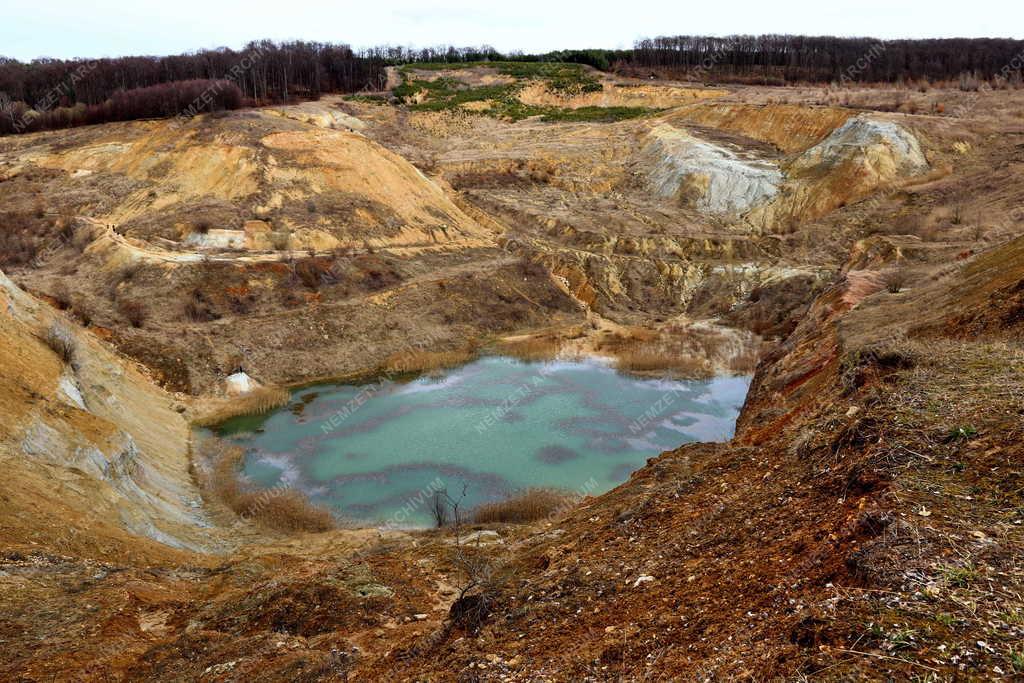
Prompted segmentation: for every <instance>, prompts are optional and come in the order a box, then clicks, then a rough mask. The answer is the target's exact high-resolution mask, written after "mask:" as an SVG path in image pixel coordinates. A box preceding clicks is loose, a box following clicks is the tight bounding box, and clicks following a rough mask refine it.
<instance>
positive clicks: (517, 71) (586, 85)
mask: <svg viewBox="0 0 1024 683" xmlns="http://www.w3.org/2000/svg"><path fill="white" fill-rule="evenodd" d="M470 67H487V68H493V69H495V70H496V71H498V73H500V74H503V75H507V76H512V77H514V78H515V79H516V83H512V84H505V85H483V86H477V87H473V86H470V85H467V84H466V83H463V82H462V81H459V80H458V79H455V78H447V77H443V78H435V79H433V80H427V79H422V78H416V77H415V73H414V72H415V71H418V70H427V71H439V70H442V69H466V68H470ZM400 73H401V74H402V77H403V82H402V84H401V85H399V86H398V87H396V88H395V89H394V90H393V91H392V92H393V94H394V95H395V97H397V98H399V99H400V100H402V101H404V102H406V103H409V109H411V110H412V111H445V110H451V109H457V108H460V107H461V106H462V105H464V104H467V103H470V102H488V103H490V106H489V107H488V108H486V109H483V110H479V111H474V113H478V114H481V115H485V116H492V117H495V118H500V119H505V120H509V121H521V120H522V119H525V118H530V117H533V116H540V117H542V120H543V121H550V122H573V121H586V122H592V123H610V122H614V121H623V120H626V119H632V118H637V117H639V116H644V115H646V114H651V113H653V112H657V111H660V110H659V109H650V108H647V107H580V108H578V109H568V108H562V107H551V106H535V105H528V104H525V103H523V102H522V101H520V99H519V97H518V95H519V91H520V90H521V89H522V88H523V86H524V85H525V84H526V83H527V82H529V81H532V80H542V81H544V82H545V84H546V85H547V86H548V87H549V88H550V89H551V90H556V91H559V92H564V93H585V92H597V91H600V90H601V88H602V86H601V83H600V82H599V81H598V80H597V79H596V78H594V77H593V76H591V75H590V74H588V73H587V72H586V70H585V69H584V67H583V66H582V65H580V64H566V63H561V62H468V63H460V64H442V63H427V64H415V65H406V66H404V67H402V68H401V69H400ZM421 93H425V95H424V98H423V101H422V102H410V100H411V99H412V98H413V97H416V96H417V95H420V94H421Z"/></svg>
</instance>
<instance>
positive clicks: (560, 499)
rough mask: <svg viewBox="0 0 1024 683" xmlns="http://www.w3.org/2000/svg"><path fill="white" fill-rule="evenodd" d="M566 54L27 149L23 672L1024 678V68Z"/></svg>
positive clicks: (0, 518) (0, 454)
mask: <svg viewBox="0 0 1024 683" xmlns="http://www.w3.org/2000/svg"><path fill="white" fill-rule="evenodd" d="M524 64H525V65H524ZM528 67H529V64H528V63H514V62H512V63H502V62H495V63H468V64H458V65H444V64H416V63H414V64H406V65H401V64H399V65H395V66H390V67H388V73H387V78H386V79H382V82H381V83H379V84H378V87H379V88H380V89H371V90H368V91H365V92H362V93H359V94H357V95H327V94H325V95H323V96H321V97H320V98H319V99H318V100H315V101H301V102H296V103H294V104H287V103H284V104H271V105H267V106H260V107H243V108H237V109H233V110H230V111H218V112H212V113H203V114H200V115H198V116H195V117H191V118H184V117H177V118H158V117H153V118H147V119H144V120H134V121H114V122H108V123H101V124H97V125H85V126H79V127H73V128H68V129H64V130H50V131H40V132H31V133H26V134H22V135H10V136H6V137H0V230H3V231H4V234H3V240H4V241H3V242H2V243H0V247H2V249H0V257H2V259H0V268H2V272H0V466H2V470H3V476H2V477H0V509H2V512H0V680H4V681H54V680H61V681H63V680H67V681H120V680H125V681H136V680H152V681H283V680H289V681H293V680H294V681H300V680H303V681H306V680H308V681H315V680H337V681H340V680H374V681H375V680H382V681H383V680H389V681H390V680H394V681H398V680H417V681H442V680H444V681H447V680H460V681H478V680H479V681H484V680H495V681H497V680H502V681H519V680H522V681H577V680H579V681H582V680H587V681H590V680H594V681H597V680H622V681H626V680H630V681H632V680H637V681H640V680H651V681H655V680H657V681H661V680H664V681H669V680H818V679H823V680H852V679H854V678H856V677H860V676H863V677H866V678H871V679H882V680H884V679H889V680H892V679H901V680H905V679H913V680H921V681H924V680H952V679H954V678H958V677H959V678H958V679H962V680H980V679H989V678H1000V677H1002V678H1004V679H1005V680H1010V679H1011V678H1013V677H1014V676H1021V675H1024V601H1022V599H1021V592H1022V590H1024V564H1022V562H1021V558H1022V555H1021V552H1022V549H1024V347H1022V342H1024V236H1022V234H1024V214H1022V211H1021V206H1024V119H1022V118H1021V113H1020V112H1021V111H1022V110H1024V90H1020V89H1013V88H1006V89H998V90H993V91H991V92H987V93H985V96H984V98H983V99H978V98H977V97H975V95H976V93H969V92H965V91H962V90H958V89H955V88H950V89H941V88H934V89H931V90H928V91H925V90H921V91H917V90H911V91H909V92H910V94H909V95H908V94H907V92H908V91H906V90H905V89H903V90H901V89H899V88H897V87H896V86H886V85H884V84H883V85H880V86H877V87H871V88H859V87H857V86H856V85H844V86H843V87H841V88H840V87H838V86H833V87H828V86H824V87H817V86H787V87H767V86H761V85H730V84H721V83H717V84H707V83H701V82H680V81H674V80H669V79H667V78H662V77H656V75H653V74H652V75H644V76H643V77H639V76H640V75H639V74H634V76H635V77H630V76H627V75H618V74H614V73H611V72H602V71H597V70H595V69H592V68H591V67H585V66H581V65H576V64H554V65H547V66H546V67H545V68H534V67H529V68H528ZM908 98H909V99H908ZM972 98H973V99H972ZM894 100H895V101H896V102H897V103H898V104H899V103H903V104H905V103H906V102H908V101H915V102H917V104H916V105H915V106H914V107H913V108H912V109H910V108H908V107H903V106H893V105H892V102H893V101H894ZM940 104H941V106H939V105H940ZM953 112H956V115H953ZM914 676H916V677H917V678H916V679H914V678H913V677H914Z"/></svg>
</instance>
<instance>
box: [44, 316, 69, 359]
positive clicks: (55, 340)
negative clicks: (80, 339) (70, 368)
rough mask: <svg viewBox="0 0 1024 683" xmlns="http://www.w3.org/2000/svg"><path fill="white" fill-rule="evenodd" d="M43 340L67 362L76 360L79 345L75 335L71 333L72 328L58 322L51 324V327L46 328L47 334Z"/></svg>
mask: <svg viewBox="0 0 1024 683" xmlns="http://www.w3.org/2000/svg"><path fill="white" fill-rule="evenodd" d="M43 341H44V342H46V345H47V346H49V347H50V349H51V350H53V352H54V353H56V354H57V356H58V357H59V358H60V359H61V360H62V361H64V362H65V363H70V362H72V361H73V360H74V358H75V350H76V348H77V346H76V344H75V338H74V335H72V334H71V330H70V329H68V328H67V326H66V325H63V324H61V323H57V322H55V323H53V324H52V325H50V327H49V329H47V330H46V336H45V337H44V338H43Z"/></svg>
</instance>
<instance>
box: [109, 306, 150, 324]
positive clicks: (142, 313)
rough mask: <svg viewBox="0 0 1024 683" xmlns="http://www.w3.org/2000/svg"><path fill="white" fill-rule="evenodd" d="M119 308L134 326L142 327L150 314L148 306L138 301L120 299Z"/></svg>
mask: <svg viewBox="0 0 1024 683" xmlns="http://www.w3.org/2000/svg"><path fill="white" fill-rule="evenodd" d="M117 309H118V310H119V311H120V312H121V315H123V316H124V317H125V319H126V320H127V321H128V322H129V323H131V326H132V327H142V326H143V325H144V324H145V323H146V317H147V315H148V314H147V311H146V307H145V306H143V305H142V304H141V303H140V302H138V301H131V300H124V301H120V302H118V304H117Z"/></svg>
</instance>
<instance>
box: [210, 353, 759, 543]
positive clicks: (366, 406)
mask: <svg viewBox="0 0 1024 683" xmlns="http://www.w3.org/2000/svg"><path fill="white" fill-rule="evenodd" d="M749 381H750V380H749V378H747V377H720V378H716V379H712V380H707V381H677V380H652V379H641V378H637V377H633V376H630V375H626V374H622V373H619V372H617V371H616V370H614V369H613V368H611V367H608V366H607V365H605V364H602V363H600V362H597V361H573V362H563V361H554V362H544V363H526V362H522V361H518V360H515V359H511V358H503V357H485V358H482V359H480V360H477V361H475V362H472V363H469V364H467V365H464V366H462V367H459V368H455V369H452V370H446V371H444V372H442V373H440V374H439V375H437V376H431V377H421V378H418V379H414V380H412V381H409V382H405V383H395V382H390V381H388V380H381V381H378V382H373V383H369V384H364V385H321V386H315V387H308V388H305V389H301V390H298V391H296V392H295V393H294V394H293V395H292V400H291V402H290V403H289V405H287V406H285V407H283V408H281V409H280V410H277V411H276V412H273V413H270V414H268V415H261V416H254V417H253V416H251V417H241V418H235V419H233V420H230V421H228V422H226V423H225V424H223V425H221V426H220V427H219V428H218V430H217V431H218V433H219V434H220V435H221V436H225V437H227V438H229V439H231V440H232V441H234V442H236V443H238V444H239V445H242V446H244V447H245V448H246V449H247V456H246V459H245V465H244V472H245V474H246V475H247V476H248V477H249V478H251V479H252V480H253V481H254V482H256V483H257V484H258V485H259V486H263V487H273V486H282V485H284V486H294V487H297V488H299V489H301V490H302V491H304V492H305V493H306V494H307V495H309V496H310V498H311V499H313V500H314V501H315V502H318V503H323V504H327V505H329V506H330V507H331V508H333V509H334V510H335V512H336V513H337V514H338V515H339V516H340V517H343V518H347V519H353V520H356V521H359V522H363V523H368V524H378V523H392V524H399V525H403V526H426V525H429V524H430V513H429V510H428V504H427V501H429V498H430V492H431V491H432V490H433V489H435V488H440V487H442V486H443V487H446V488H447V490H448V492H449V493H451V494H457V496H458V495H461V494H462V492H463V490H465V493H466V497H465V502H464V504H465V505H466V506H467V507H471V506H473V505H476V504H478V503H481V502H484V501H489V500H497V499H500V498H503V497H505V496H507V495H508V494H509V493H511V492H514V491H516V490H520V489H523V488H526V487H531V486H551V487H558V488H563V489H567V490H569V491H574V492H578V493H586V494H597V493H601V492H604V491H606V490H608V489H610V488H613V487H614V486H617V485H618V484H620V483H622V482H623V481H625V480H626V479H628V478H629V475H630V473H631V472H633V471H634V470H636V469H638V468H640V467H641V466H643V464H644V462H645V461H646V460H647V459H648V458H650V457H652V456H655V455H657V454H658V453H661V452H662V451H665V450H669V449H672V448H676V447H678V446H679V445H681V444H684V443H688V442H692V441H718V440H725V439H728V438H730V437H731V436H732V433H733V429H734V425H735V421H736V416H737V414H738V411H739V408H740V406H741V405H742V403H743V399H744V397H745V396H746V393H747V387H748V385H749ZM424 492H426V495H424Z"/></svg>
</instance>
